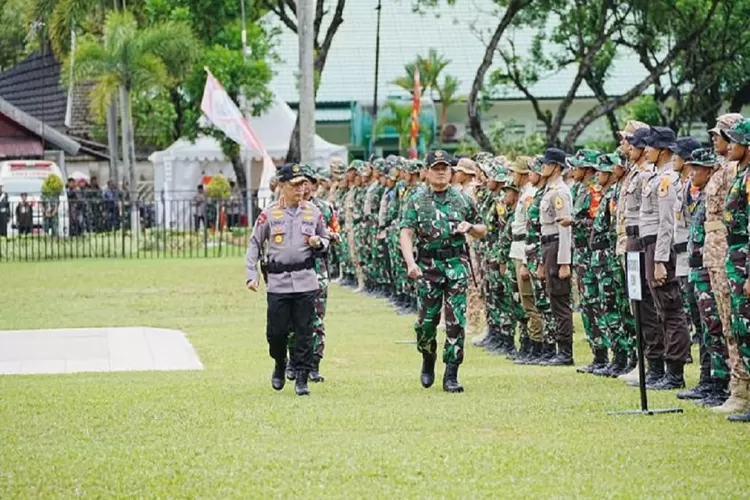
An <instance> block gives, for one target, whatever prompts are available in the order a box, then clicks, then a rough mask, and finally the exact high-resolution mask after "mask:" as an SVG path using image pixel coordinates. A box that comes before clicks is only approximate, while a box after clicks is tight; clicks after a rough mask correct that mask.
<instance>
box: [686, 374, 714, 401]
mask: <svg viewBox="0 0 750 500" xmlns="http://www.w3.org/2000/svg"><path fill="white" fill-rule="evenodd" d="M713 389H714V384H713V380H712V379H711V374H710V373H706V372H705V371H704V370H701V378H700V379H698V385H696V386H695V387H693V388H692V389H688V390H686V391H680V392H678V393H677V399H695V400H698V399H703V398H705V397H707V396H708V395H709V393H710V392H711V391H712V390H713Z"/></svg>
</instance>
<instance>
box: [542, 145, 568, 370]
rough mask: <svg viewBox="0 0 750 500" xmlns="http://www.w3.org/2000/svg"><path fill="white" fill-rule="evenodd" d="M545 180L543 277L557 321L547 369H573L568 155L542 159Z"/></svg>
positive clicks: (551, 152)
mask: <svg viewBox="0 0 750 500" xmlns="http://www.w3.org/2000/svg"><path fill="white" fill-rule="evenodd" d="M542 165H543V167H542V176H543V177H545V178H546V179H547V185H546V187H545V189H544V195H543V196H542V201H541V203H540V206H539V208H540V213H539V216H540V217H539V218H540V221H541V223H542V226H541V235H542V237H541V242H542V259H543V260H542V265H541V266H540V267H541V270H540V271H539V276H540V277H541V276H544V278H545V284H546V292H547V296H548V297H549V300H550V305H551V307H552V314H553V315H554V317H555V326H556V328H555V341H556V342H557V353H556V354H555V355H554V356H553V357H552V358H551V359H549V360H548V361H547V362H546V363H544V364H545V365H549V366H570V365H573V364H574V362H573V309H572V308H571V306H570V294H571V288H570V272H571V271H570V266H571V264H572V255H571V254H572V234H571V228H570V224H569V223H568V224H567V225H563V222H566V221H568V222H569V221H570V220H571V219H572V208H573V202H572V200H571V198H570V188H569V187H568V185H567V184H566V183H565V180H564V179H563V172H564V171H565V169H566V166H567V163H566V155H565V152H564V151H562V150H560V149H557V148H548V149H547V151H546V152H545V154H544V158H542Z"/></svg>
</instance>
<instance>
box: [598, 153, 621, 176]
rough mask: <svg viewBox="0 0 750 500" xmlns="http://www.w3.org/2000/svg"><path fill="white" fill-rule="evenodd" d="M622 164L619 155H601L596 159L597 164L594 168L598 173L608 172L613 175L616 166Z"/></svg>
mask: <svg viewBox="0 0 750 500" xmlns="http://www.w3.org/2000/svg"><path fill="white" fill-rule="evenodd" d="M619 164H620V155H618V154H617V153H609V154H603V155H599V156H598V157H597V158H596V163H595V164H594V168H595V169H596V171H597V172H607V173H611V172H614V170H615V166H616V165H619Z"/></svg>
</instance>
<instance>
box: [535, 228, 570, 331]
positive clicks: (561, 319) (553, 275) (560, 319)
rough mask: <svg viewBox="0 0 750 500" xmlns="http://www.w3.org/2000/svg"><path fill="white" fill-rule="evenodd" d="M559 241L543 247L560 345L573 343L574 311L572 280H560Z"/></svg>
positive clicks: (548, 288) (545, 268)
mask: <svg viewBox="0 0 750 500" xmlns="http://www.w3.org/2000/svg"><path fill="white" fill-rule="evenodd" d="M559 246H560V242H559V241H552V242H550V243H545V244H544V245H542V259H543V261H544V274H545V277H546V280H545V281H546V288H547V295H548V296H549V301H550V304H551V306H552V315H553V316H554V317H555V326H557V329H556V331H555V340H556V341H557V342H558V343H559V344H564V345H570V344H572V343H573V309H572V308H571V307H570V278H567V279H564V280H562V279H560V266H559V265H558V264H557V249H558V248H559Z"/></svg>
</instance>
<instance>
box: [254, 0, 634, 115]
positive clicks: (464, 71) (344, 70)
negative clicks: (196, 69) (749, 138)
mask: <svg viewBox="0 0 750 500" xmlns="http://www.w3.org/2000/svg"><path fill="white" fill-rule="evenodd" d="M376 5H377V1H376V0H349V1H347V2H346V6H345V8H344V15H343V19H344V22H343V23H342V24H341V26H340V27H339V29H338V31H337V32H336V36H335V37H334V39H333V43H332V45H331V50H330V52H329V54H328V59H327V60H326V65H325V68H324V70H323V75H322V77H321V82H320V88H319V90H318V95H317V101H318V103H325V102H347V101H359V102H366V103H371V102H372V96H373V86H374V81H375V78H374V71H375V70H374V68H375V34H376V21H377V12H376V11H375V7H376ZM440 5H441V8H440V9H439V11H438V10H437V9H435V10H434V11H430V12H428V13H426V14H418V13H414V12H412V1H411V0H400V1H395V0H389V1H385V2H382V13H381V27H380V76H379V78H378V80H379V82H380V86H379V92H378V93H379V97H378V100H385V99H386V98H387V97H388V96H393V95H403V94H404V91H403V90H401V89H400V88H398V87H396V86H395V85H393V84H392V83H391V82H392V81H393V80H394V79H396V78H398V77H400V76H402V75H404V74H405V71H404V65H405V64H406V63H408V62H410V61H412V60H414V58H415V56H417V55H427V52H428V50H429V49H430V48H434V49H436V50H437V51H438V53H440V54H442V55H444V56H445V57H446V58H448V59H450V60H451V63H450V65H449V66H448V67H447V68H446V70H445V71H446V73H447V74H451V75H453V76H455V77H457V78H458V79H459V80H460V82H461V85H460V88H459V94H461V95H468V93H469V91H470V90H471V84H472V81H473V80H474V75H475V74H476V70H477V68H478V67H479V64H480V62H481V60H482V57H483V56H484V47H485V46H484V44H483V42H482V41H481V40H480V38H479V36H478V35H477V33H475V32H478V33H481V34H483V38H486V39H489V37H490V35H491V33H492V31H493V30H494V29H495V27H496V26H497V23H498V19H499V16H498V15H497V14H496V13H495V2H494V1H493V0H461V1H459V2H456V3H455V5H454V6H448V5H446V3H445V2H441V3H440ZM330 10H331V11H332V10H333V9H332V8H331V9H330ZM434 12H439V17H438V16H436V15H435V13H434ZM331 15H332V13H331V14H329V15H328V17H327V21H329V22H330V16H331ZM268 19H269V20H270V22H272V23H275V24H279V25H280V23H279V21H278V20H277V19H276V18H274V17H273V14H269V17H268ZM471 26H473V27H474V30H472V29H471V28H470V27H471ZM280 27H281V35H280V43H279V47H278V52H279V55H280V56H281V59H282V61H283V62H282V63H280V64H277V65H275V67H274V71H275V73H276V75H275V77H274V79H273V82H272V88H273V90H274V91H275V92H277V93H278V94H280V95H281V97H282V98H283V99H284V100H285V101H287V102H297V101H298V100H299V98H298V90H297V86H296V75H297V73H298V69H297V65H298V54H297V51H298V41H297V35H296V34H295V33H293V32H291V31H290V30H289V29H288V28H286V27H284V26H283V25H280ZM326 27H327V24H326V21H324V25H323V27H322V29H325V28H326ZM533 34H534V32H533V31H531V30H516V31H515V32H514V40H515V44H516V50H517V52H518V53H519V54H521V55H523V54H526V53H528V51H529V48H530V46H531V42H532V37H533ZM507 36H508V33H506V35H505V36H504V40H506V39H507ZM320 38H321V39H322V35H321V37H320ZM502 43H504V42H501V44H502ZM498 61H499V56H496V57H495V63H496V65H497V64H498ZM488 76H489V73H488ZM574 76H575V68H574V67H572V66H571V67H570V68H566V70H565V71H562V72H560V73H556V74H550V75H545V76H544V77H543V78H542V79H541V80H540V81H539V82H538V83H537V84H536V85H535V86H533V88H532V93H533V94H534V95H535V96H537V97H539V98H559V97H563V96H564V95H565V94H567V91H568V89H569V87H570V83H571V82H572V80H573V77H574ZM644 76H646V72H645V70H644V69H643V67H642V66H641V65H640V64H639V63H638V60H637V58H636V57H635V56H634V55H628V56H626V55H624V54H623V55H620V56H619V57H618V59H617V61H616V64H614V68H613V70H612V72H611V74H610V77H609V79H608V81H607V85H606V87H605V89H606V90H607V92H608V93H609V94H611V95H618V94H622V93H624V92H625V91H627V90H628V89H630V88H631V87H632V86H633V85H635V84H636V83H638V82H639V81H640V80H641V79H643V77H644ZM577 95H578V97H591V96H592V95H593V94H592V92H591V90H590V89H589V88H588V87H587V86H586V85H585V84H584V85H581V87H580V88H579V90H578V94H577ZM498 97H499V98H504V99H523V98H524V96H523V95H522V94H521V93H520V92H519V91H517V90H516V89H515V88H509V89H508V90H507V92H505V93H504V95H502V96H498Z"/></svg>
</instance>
